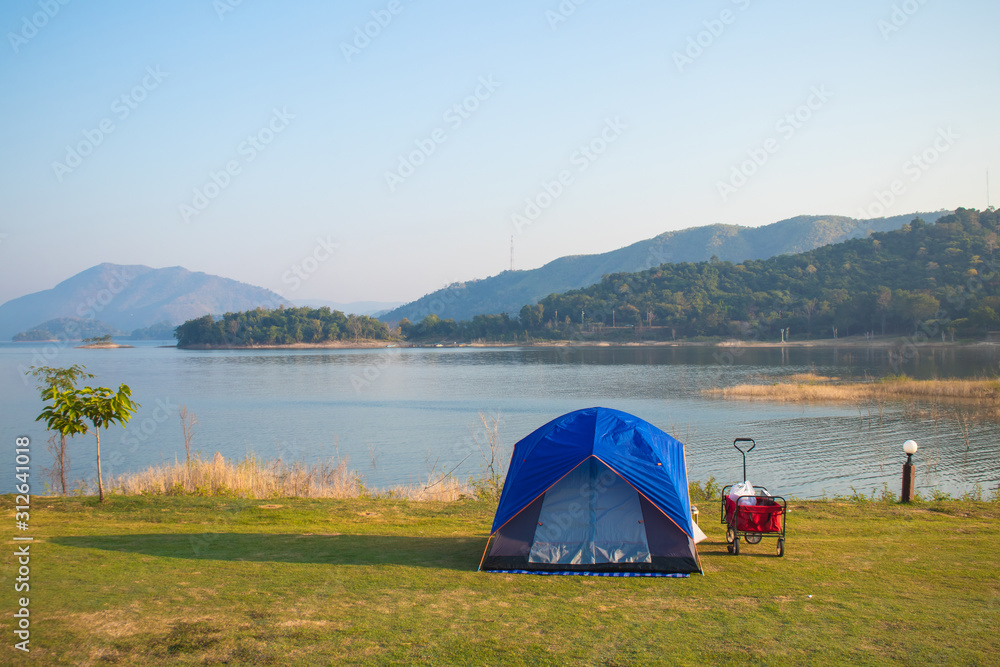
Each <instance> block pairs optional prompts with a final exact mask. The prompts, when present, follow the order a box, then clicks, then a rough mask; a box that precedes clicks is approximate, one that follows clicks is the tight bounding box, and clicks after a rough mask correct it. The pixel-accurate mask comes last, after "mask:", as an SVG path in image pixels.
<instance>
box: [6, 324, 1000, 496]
mask: <svg viewBox="0 0 1000 667" xmlns="http://www.w3.org/2000/svg"><path fill="white" fill-rule="evenodd" d="M163 344H165V343H163V342H158V343H140V344H138V345H137V347H136V348H134V349H117V350H80V349H75V348H70V347H58V346H52V347H49V348H45V347H43V346H39V345H25V344H15V343H5V344H0V420H2V422H0V423H2V437H3V439H4V442H7V443H9V445H10V446H11V448H12V447H13V441H14V438H15V437H16V436H17V435H25V434H26V435H29V436H31V438H32V442H33V450H34V459H33V466H34V467H33V474H34V481H35V484H36V485H39V483H40V482H41V477H42V475H41V468H42V467H45V466H48V465H50V464H51V459H50V458H49V456H48V455H47V454H46V453H45V452H44V443H45V441H46V439H47V436H48V434H46V433H45V431H44V429H43V428H42V426H41V425H40V423H36V422H35V421H34V418H35V416H37V415H38V413H39V411H40V410H41V407H42V404H41V400H40V398H39V396H38V392H37V390H36V389H35V388H34V384H33V381H32V380H31V379H30V378H29V379H28V380H25V379H23V378H22V373H21V370H22V369H24V368H26V367H28V366H30V365H32V364H36V365H42V364H47V365H53V366H69V365H71V364H74V363H79V364H84V365H85V366H87V369H88V370H89V371H90V372H92V373H94V374H96V375H97V378H96V379H95V380H94V381H92V382H97V383H99V384H100V385H101V386H110V387H117V385H118V384H119V383H121V382H125V383H127V384H128V385H130V386H131V387H132V391H133V397H134V398H135V399H136V400H138V401H139V402H140V403H142V408H141V409H140V411H139V413H138V414H137V415H136V416H135V417H134V418H133V420H132V422H131V423H130V424H129V425H128V427H127V428H126V429H121V428H118V427H116V428H112V429H110V430H108V431H105V432H104V433H102V442H101V444H102V455H103V461H104V473H105V475H106V476H107V475H110V474H119V473H123V472H126V471H135V470H140V469H142V468H144V467H147V466H149V465H152V464H157V463H161V462H172V461H173V460H174V459H175V458H183V457H184V443H183V437H182V435H181V421H180V418H179V417H178V414H177V410H178V406H179V405H186V406H187V408H188V410H189V411H190V412H193V413H195V414H196V415H197V417H198V422H199V423H198V424H197V426H196V427H195V435H194V444H193V448H194V449H195V450H197V451H199V452H201V453H202V454H203V455H205V456H209V457H210V456H212V455H213V454H214V453H215V452H217V451H218V452H221V453H222V454H223V455H224V456H227V457H235V458H242V457H244V456H246V455H247V454H248V453H252V454H254V455H256V456H258V457H260V458H263V459H267V460H270V459H276V458H283V459H285V460H298V461H305V462H315V461H318V460H321V459H323V458H325V457H329V456H333V455H337V454H339V455H342V456H348V457H349V458H350V462H351V466H352V467H353V468H355V469H357V470H358V472H359V473H360V474H361V475H362V477H363V478H364V480H365V482H366V484H367V485H368V486H370V487H381V486H386V485H392V484H398V483H418V482H421V481H424V480H426V479H427V477H428V475H429V473H430V472H431V470H451V469H455V472H456V474H457V475H459V476H461V477H464V476H466V475H469V474H475V473H478V472H479V471H480V469H481V465H482V457H481V455H480V453H479V448H478V446H477V444H476V438H477V437H478V438H479V440H483V437H482V431H481V426H480V423H479V417H478V415H479V413H480V412H484V413H487V414H497V413H499V415H500V420H501V421H500V436H501V438H502V440H503V442H504V444H505V445H507V446H508V447H509V446H510V445H512V444H513V443H514V442H515V441H517V440H518V439H520V438H522V437H523V436H525V435H527V434H528V433H530V432H531V431H532V430H534V429H535V428H537V427H539V426H541V425H542V424H544V423H545V422H547V421H549V420H550V419H553V418H555V417H557V416H559V415H561V414H563V413H565V412H569V411H571V410H575V409H578V408H585V407H591V406H595V405H600V406H604V407H609V408H617V409H620V410H625V411H627V412H631V413H633V414H635V415H637V416H639V417H641V418H643V419H645V420H647V421H649V422H652V423H653V424H655V425H657V426H659V427H660V428H662V429H663V430H665V431H667V432H669V433H671V434H672V435H674V436H675V437H677V438H678V439H680V440H681V441H682V442H684V443H685V445H686V451H687V460H688V469H689V476H690V478H691V479H692V480H701V479H706V478H708V477H709V476H714V477H715V478H716V479H717V480H719V481H722V482H731V481H736V480H737V479H739V478H740V477H741V476H742V471H741V466H742V458H741V457H740V455H739V453H737V452H736V451H735V450H734V449H733V448H732V441H733V439H734V438H736V437H741V436H742V437H752V438H754V439H755V440H756V441H757V443H758V446H757V448H756V449H755V450H754V452H753V453H751V454H750V456H749V457H748V459H747V473H748V477H749V478H750V480H751V481H752V482H755V483H757V484H762V485H765V486H767V487H768V489H770V490H771V491H772V492H776V491H777V492H781V493H785V494H791V495H796V496H799V497H820V496H823V495H824V494H826V495H829V496H832V495H835V494H850V493H851V492H852V487H853V488H854V489H856V490H858V491H861V492H865V493H871V492H872V489H875V488H877V489H879V490H881V489H882V486H883V484H888V486H889V488H890V489H891V490H893V491H895V492H897V493H898V490H899V489H898V487H899V477H900V472H901V465H902V463H903V459H904V458H905V457H904V455H903V454H902V443H903V441H904V440H906V439H908V438H913V439H914V440H916V441H917V442H919V443H920V451H919V452H918V453H917V455H916V457H915V462H916V463H917V465H918V468H917V487H918V491H921V492H922V493H925V494H929V493H930V491H931V489H932V488H935V487H936V488H938V489H940V490H942V491H947V492H949V493H956V494H957V493H962V492H965V491H969V490H972V489H973V487H974V485H976V484H980V485H981V486H982V487H984V488H985V489H987V490H989V489H994V488H996V487H997V485H998V484H1000V427H998V426H997V425H996V424H993V423H986V424H973V425H972V426H971V432H970V434H969V439H968V444H967V443H966V439H965V437H964V436H963V434H962V429H961V427H960V425H959V423H958V421H956V420H955V418H954V417H951V416H948V415H946V414H945V415H944V416H942V414H938V415H937V416H936V417H935V416H931V414H929V413H927V412H917V413H914V411H912V410H908V409H906V408H905V406H902V405H895V406H891V407H889V408H888V409H886V410H885V411H883V414H882V416H881V419H879V415H878V414H877V412H876V413H874V414H869V413H868V411H867V409H864V408H862V410H861V411H860V413H859V409H858V407H857V406H854V405H833V406H830V405H824V406H815V405H814V406H801V405H780V404H766V403H760V402H752V403H749V402H730V401H721V400H717V399H709V398H705V397H703V396H702V394H701V391H702V390H703V389H706V388H710V387H715V386H726V385H732V384H738V383H741V382H746V381H750V380H753V379H759V378H760V377H761V376H766V377H774V378H780V377H781V376H786V375H790V374H793V373H802V372H815V373H820V374H824V375H836V376H839V377H857V378H863V377H865V376H866V375H868V376H872V375H874V376H882V375H886V374H889V373H891V372H896V371H900V372H905V373H906V374H908V375H911V376H913V377H936V376H942V377H944V376H955V377H972V376H978V375H982V374H984V373H990V374H994V375H995V374H996V373H997V371H998V369H1000V366H998V364H1000V353H998V351H997V349H996V348H994V347H983V348H961V349H959V348H956V349H949V350H944V351H941V350H938V351H930V350H927V351H924V350H921V352H920V354H919V356H916V357H914V358H912V359H908V360H907V361H906V362H905V363H904V364H903V365H902V366H901V367H897V366H893V365H892V362H891V359H889V358H888V357H887V356H886V354H885V353H884V352H883V351H880V350H876V349H861V350H858V349H854V348H850V349H848V348H843V349H823V350H817V349H812V350H809V349H801V348H796V349H786V350H780V349H756V348H755V349H746V348H744V349H742V350H741V349H736V350H730V351H726V350H719V349H715V348H700V347H683V348H624V347H617V348H608V347H600V348H575V349H569V350H566V349H563V350H559V349H546V348H498V349H482V348H446V349H401V348H388V349H376V350H241V351H211V352H206V351H185V350H177V349H174V348H164V347H159V345H163ZM70 450H71V465H72V468H71V477H73V478H78V477H88V478H89V477H92V476H93V475H94V464H93V458H94V455H93V453H94V444H93V437H92V436H86V437H77V438H76V439H74V440H73V441H71V448H70ZM13 465H14V461H13V454H11V455H9V456H5V457H0V471H3V473H4V474H3V483H2V485H0V489H2V490H3V491H7V492H9V491H11V490H12V488H13V469H12V468H13ZM37 488H39V489H40V485H39V486H38V487H37Z"/></svg>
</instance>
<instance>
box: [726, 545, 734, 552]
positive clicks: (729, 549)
mask: <svg viewBox="0 0 1000 667" xmlns="http://www.w3.org/2000/svg"><path fill="white" fill-rule="evenodd" d="M726 551H728V552H729V553H733V545H732V544H727V545H726Z"/></svg>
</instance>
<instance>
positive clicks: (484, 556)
mask: <svg viewBox="0 0 1000 667" xmlns="http://www.w3.org/2000/svg"><path fill="white" fill-rule="evenodd" d="M492 539H493V535H492V534H491V535H490V536H489V537H487V538H486V548H485V549H483V557H482V558H480V559H479V567H477V568H476V572H482V571H483V561H484V560H486V551H487V549H489V548H490V541H491V540H492Z"/></svg>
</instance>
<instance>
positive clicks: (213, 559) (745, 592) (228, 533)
mask: <svg viewBox="0 0 1000 667" xmlns="http://www.w3.org/2000/svg"><path fill="white" fill-rule="evenodd" d="M4 500H5V503H6V507H8V508H13V505H14V501H13V497H11V496H5V497H4ZM700 509H701V526H702V528H703V529H704V530H705V532H706V533H707V534H708V541H706V542H703V543H702V544H701V545H700V553H701V557H702V563H703V565H704V568H705V576H700V575H693V576H691V577H690V578H688V579H649V578H636V579H620V578H597V577H542V576H532V575H501V574H486V573H477V572H476V567H477V565H478V564H479V559H480V556H481V555H482V552H483V548H484V546H485V543H486V536H487V532H488V530H489V525H490V522H491V520H492V512H493V507H491V506H487V505H485V504H483V503H478V502H454V503H416V502H404V501H394V500H307V499H292V500H271V501H254V500H244V499H232V498H199V497H156V498H146V497H138V498H132V497H112V498H110V499H109V501H108V502H107V503H106V504H105V505H104V506H100V505H99V504H98V503H97V502H96V501H95V500H94V499H90V498H82V499H81V498H38V497H36V498H33V499H32V512H31V524H32V534H34V535H35V542H34V543H33V545H32V547H31V550H32V551H31V553H32V559H31V592H30V598H31V606H30V610H31V620H32V626H31V628H32V635H31V648H32V650H31V653H30V654H28V655H25V654H23V653H21V652H20V651H16V650H14V649H13V643H14V641H15V639H13V638H12V637H13V634H12V632H11V631H12V630H13V623H12V611H13V609H14V608H15V604H16V600H17V598H18V597H19V596H20V595H22V594H19V593H14V592H13V585H12V579H13V577H14V576H15V574H14V573H15V572H16V569H17V563H16V559H15V558H14V557H13V555H12V554H13V551H14V547H13V546H9V547H8V549H7V556H6V558H5V559H4V561H5V577H7V581H8V585H6V586H4V590H5V591H7V592H6V593H5V598H4V601H3V604H4V607H3V608H4V609H6V610H8V612H5V613H4V614H3V617H4V633H3V636H4V637H6V638H7V640H6V642H5V645H4V646H3V648H2V651H3V653H2V655H4V656H5V657H4V659H3V661H2V662H4V663H5V664H30V663H36V664H40V665H55V664H72V665H102V664H121V665H130V664H152V665H156V664H181V665H184V664H191V665H195V664H197V665H214V664H234V665H257V664H261V665H272V664H273V665H286V664H293V665H295V664H303V665H312V664H317V665H327V664H386V663H398V664H432V665H443V664H449V665H453V664H504V665H511V664H513V665H517V664H529V665H548V664H552V665H565V664H586V665H631V664H671V665H675V664H691V665H705V664H761V665H789V664H810V665H826V664H845V663H851V664H853V665H868V664H875V665H877V664H906V665H927V664H951V665H976V664H979V665H988V664H992V665H997V664H1000V657H998V655H1000V633H998V628H1000V574H998V572H1000V565H998V563H1000V559H998V553H1000V521H998V518H1000V503H974V502H958V501H946V502H935V503H920V504H916V505H913V506H899V505H895V504H884V503H872V502H868V503H865V502H861V503H846V502H820V501H815V502H814V501H808V502H801V501H795V502H792V503H790V506H789V515H788V536H787V544H786V554H785V557H784V558H776V557H775V556H774V546H775V541H774V540H773V539H765V540H764V541H763V542H762V543H761V544H758V545H753V546H751V545H745V546H744V548H743V549H742V552H741V554H740V555H739V556H732V555H729V554H728V553H727V552H726V545H725V540H724V531H723V526H722V525H721V524H719V523H718V514H717V507H716V506H715V504H714V503H712V504H706V503H701V504H700ZM8 514H9V515H10V516H9V518H8V521H9V523H10V524H13V522H14V517H13V509H10V511H9V512H8ZM810 595H811V596H812V597H811V598H810V597H809V596H810Z"/></svg>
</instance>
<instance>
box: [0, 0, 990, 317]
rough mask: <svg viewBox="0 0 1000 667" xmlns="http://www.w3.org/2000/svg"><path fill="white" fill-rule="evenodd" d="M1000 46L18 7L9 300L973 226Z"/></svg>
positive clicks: (1, 12) (301, 290)
mask: <svg viewBox="0 0 1000 667" xmlns="http://www.w3.org/2000/svg"><path fill="white" fill-rule="evenodd" d="M64 1H65V0H64ZM577 1H579V0H577ZM233 5H235V6H233ZM894 6H895V7H896V9H895V10H894ZM560 7H563V8H564V9H573V11H572V12H569V11H566V14H568V15H565V16H564V15H562V14H559V11H560ZM228 10H231V11H228ZM894 11H895V14H894ZM393 12H395V13H393ZM373 13H374V14H373ZM378 19H381V22H382V23H384V24H385V25H378V23H375V21H377V20H378ZM390 19H391V20H390ZM563 19H565V20H563ZM366 24H368V25H367V29H368V32H370V33H372V34H374V35H375V36H374V37H371V38H365V39H368V40H369V41H367V42H366V41H365V39H358V38H357V35H358V34H359V31H360V32H361V33H363V32H364V31H365V29H366ZM997 26H1000V3H996V2H994V1H987V0H964V1H963V0H958V1H953V2H947V3H946V2H941V1H939V0H925V1H924V2H920V1H919V0H907V2H899V1H898V0H897V1H896V2H893V1H891V0H887V1H885V2H872V1H871V0H865V1H861V0H845V1H843V2H836V3H834V2H826V3H812V2H809V3H806V2H801V1H799V2H791V1H790V0H789V1H776V0H772V1H770V2H763V1H762V0H735V1H733V0H717V1H715V2H706V3H673V2H651V1H637V0H632V1H617V2H610V1H609V0H588V1H586V2H582V3H581V4H579V5H576V4H575V2H574V1H573V0H565V1H564V2H562V3H561V4H560V2H558V1H557V0H551V1H549V2H545V1H540V2H526V1H522V0H507V1H504V2H501V1H499V0H493V1H489V2H469V1H466V2H432V1H431V0H421V1H419V2H418V1H415V0H412V1H407V0H398V1H394V2H390V1H376V2H353V3H351V2H319V1H308V0H303V1H301V2H284V3H278V2H273V1H266V0H243V1H242V2H240V3H238V4H237V0H217V1H213V0H179V1H177V2H165V1H161V2H142V3H124V2H84V1H83V0H70V1H68V2H66V4H60V2H59V0H35V1H33V2H31V1H26V0H9V1H7V2H4V3H3V5H2V7H0V28H2V32H3V34H4V39H3V42H4V43H3V44H2V45H0V82H2V90H3V91H4V92H3V94H2V97H0V118H2V122H0V147H2V153H0V182H2V187H0V212H2V213H0V278H2V279H0V302H2V301H6V300H7V299H10V298H14V297H18V296H21V295H23V294H27V293H30V292H34V291H38V290H41V289H47V288H49V287H52V286H53V285H55V284H56V283H57V282H59V281H61V280H63V279H65V278H67V277H69V276H71V275H73V274H75V273H77V272H78V271H81V270H83V269H85V268H87V267H89V266H92V265H94V264H97V263H99V262H105V261H107V262H115V263H121V264H146V265H149V266H153V267H164V266H175V265H181V266H184V267H186V268H188V269H191V270H195V271H206V272H209V273H214V274H219V275H223V276H226V277H230V278H235V279H238V280H242V281H245V282H248V283H252V284H257V285H262V286H265V287H268V288H271V289H274V290H276V291H279V292H280V293H282V294H283V295H285V296H286V297H288V298H290V299H308V298H321V299H330V300H335V301H343V302H347V301H355V300H393V301H395V300H399V301H405V300H411V299H414V298H417V297H419V296H421V295H422V294H424V293H426V292H429V291H432V290H434V289H437V288H440V287H443V286H444V285H445V284H447V283H449V282H452V281H457V280H464V279H469V278H475V277H486V276H489V275H493V274H496V273H498V272H500V271H502V270H504V269H506V268H507V267H508V265H509V261H510V257H509V252H510V237H511V235H514V237H515V239H514V243H515V257H514V264H515V268H518V269H527V268H534V267H537V266H540V265H541V264H543V263H545V262H547V261H550V260H552V259H554V258H556V257H560V256H563V255H568V254H579V253H595V252H603V251H607V250H612V249H614V248H618V247H621V246H624V245H627V244H629V243H633V242H635V241H638V240H641V239H644V238H649V237H652V236H655V235H656V234H659V233H662V232H664V231H668V230H674V229H681V228H685V227H691V226H697V225H706V224H712V223H731V224H740V225H748V226H757V225H761V224H767V223H770V222H775V221H777V220H780V219H783V218H788V217H792V216H795V215H799V214H840V215H850V216H854V217H858V216H859V215H860V212H861V211H869V212H872V213H873V214H875V215H877V214H880V213H881V211H882V208H880V207H882V206H883V204H882V203H880V202H879V197H877V196H876V193H877V192H884V193H885V194H883V195H882V196H881V199H882V202H883V203H884V204H885V206H884V212H885V214H886V215H897V214H903V213H908V212H911V211H915V210H938V209H942V208H954V207H957V206H967V207H976V208H982V207H984V206H985V205H986V170H987V168H988V167H990V166H992V167H993V170H994V171H993V180H994V183H995V184H1000V159H997V157H998V155H1000V127H998V124H1000V114H998V111H997V110H998V109H1000V85H998V84H1000V80H998V73H1000V42H998V41H997V39H996V28H997ZM699 41H700V42H701V46H697V47H696V46H692V44H695V45H697V43H698V42H699ZM345 45H347V46H349V47H350V48H345ZM699 49H700V51H699ZM477 94H478V97H477ZM123 96H124V99H123ZM455 105H459V106H458V110H456V109H455ZM789 114H791V119H788V118H786V116H788V115H789ZM796 114H798V117H797V118H796ZM102 127H103V128H104V129H105V130H106V129H109V128H110V129H111V130H112V131H111V132H106V131H104V130H102V129H101V128H102ZM251 138H252V139H251ZM255 143H256V146H255V145H254V144H255ZM420 146H422V147H423V148H422V149H421V148H420ZM588 146H589V147H590V152H589V153H587V152H584V151H582V150H581V148H583V147H588ZM67 147H70V148H71V149H72V151H70V152H71V154H70V155H67V152H68V151H67ZM431 148H433V151H431ZM77 149H79V151H78V150H77ZM414 151H418V152H417V153H414ZM77 152H80V153H88V154H87V155H81V156H75V153H77ZM411 154H413V159H412V160H411V159H410V156H411ZM922 154H924V155H925V158H926V159H928V160H929V162H921V163H919V164H918V163H916V162H913V161H912V157H913V156H914V155H917V156H918V157H919V156H920V155H922ZM400 156H403V158H404V159H405V161H406V163H407V164H404V165H402V168H401V165H400V159H401V157H400ZM753 156H756V158H757V162H759V163H760V164H755V163H753V162H746V161H747V160H752V158H753ZM251 158H252V159H251ZM922 159H923V158H922ZM413 163H419V164H417V165H416V166H414V165H413ZM227 166H229V167H231V170H232V173H225V172H226V169H227ZM741 166H742V171H743V173H740V168H741ZM411 168H412V173H410V169H411ZM734 169H736V170H737V171H736V174H735V176H734ZM389 172H392V173H395V176H390V177H387V173H389ZM213 173H215V174H216V177H215V178H216V181H218V182H219V183H222V184H224V185H225V187H219V186H217V185H216V184H215V183H213V181H212V176H211V174H213ZM747 173H749V174H750V175H749V176H747V175H746V174H747ZM560 176H562V178H563V183H559V178H560ZM894 181H898V183H897V184H896V190H897V192H896V193H892V192H891V190H890V188H891V186H892V184H893V182H894ZM545 184H548V186H547V188H546V185H545ZM196 190H197V191H198V192H200V193H202V194H201V195H196ZM547 190H548V192H547ZM551 194H555V195H556V196H554V197H553V196H550V195H551ZM208 195H211V196H208ZM200 196H205V199H200V198H199V197H200ZM890 199H891V201H890ZM997 199H1000V185H995V186H994V197H993V203H996V200H997ZM526 200H532V201H534V202H535V203H536V205H539V208H538V210H533V209H532V208H531V207H530V206H528V204H527V203H526ZM199 207H200V208H199ZM515 215H521V216H524V218H523V220H527V224H525V223H524V222H522V223H521V224H517V223H516V222H515V220H514V219H513V218H512V216H515ZM318 239H321V240H322V242H320V241H318ZM331 245H335V246H336V247H335V248H334V249H332V250H330V249H329V248H330V246H331ZM317 258H318V259H317ZM293 265H298V266H300V271H302V275H304V276H305V277H306V279H305V280H302V279H298V280H291V279H290V276H291V275H292V274H290V273H289V271H290V269H291V267H292V266H293Z"/></svg>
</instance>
